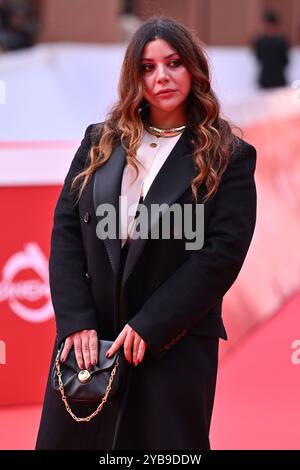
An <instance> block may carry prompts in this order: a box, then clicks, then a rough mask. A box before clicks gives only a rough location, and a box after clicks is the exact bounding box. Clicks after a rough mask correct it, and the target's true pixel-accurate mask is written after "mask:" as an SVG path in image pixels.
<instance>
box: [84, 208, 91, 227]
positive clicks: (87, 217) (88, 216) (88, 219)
mask: <svg viewBox="0 0 300 470" xmlns="http://www.w3.org/2000/svg"><path fill="white" fill-rule="evenodd" d="M90 218H91V216H90V214H89V213H88V211H85V213H84V216H83V221H84V223H86V224H87V223H88V222H89V221H90Z"/></svg>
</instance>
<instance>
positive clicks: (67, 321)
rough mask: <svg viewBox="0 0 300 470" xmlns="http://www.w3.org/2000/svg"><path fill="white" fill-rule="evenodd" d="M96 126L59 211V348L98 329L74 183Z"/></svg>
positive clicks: (55, 260)
mask: <svg viewBox="0 0 300 470" xmlns="http://www.w3.org/2000/svg"><path fill="white" fill-rule="evenodd" d="M93 126H94V125H93V124H91V125H90V126H88V127H87V129H86V131H85V135H84V138H83V140H82V141H81V145H80V147H79V148H78V150H77V152H76V154H75V156H74V158H73V161H72V163H71V167H70V169H69V172H68V174H67V176H66V178H65V181H64V185H63V188H62V190H61V193H60V195H59V198H58V201H57V204H56V207H55V211H54V224H53V229H52V235H51V250H50V260H49V275H50V291H51V297H52V304H53V307H54V313H55V319H56V330H57V344H58V345H60V343H61V341H63V340H64V339H65V338H66V337H67V336H69V335H70V334H72V333H74V332H76V331H79V330H82V329H97V321H96V310H95V306H94V302H93V298H92V295H91V292H90V289H89V285H88V283H87V281H86V277H85V272H86V260H85V254H84V249H83V242H82V237H81V228H80V218H79V210H78V204H76V203H75V194H73V195H71V194H70V188H71V183H72V180H73V178H74V176H75V175H76V174H78V173H79V172H80V171H81V170H82V169H83V167H84V164H85V162H86V159H87V155H88V151H89V149H90V146H91V131H92V128H93Z"/></svg>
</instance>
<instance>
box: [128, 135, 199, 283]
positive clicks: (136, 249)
mask: <svg viewBox="0 0 300 470" xmlns="http://www.w3.org/2000/svg"><path fill="white" fill-rule="evenodd" d="M188 136H189V130H188V129H185V131H184V132H183V134H182V135H181V137H180V139H179V140H178V141H177V143H176V145H175V146H174V148H173V149H172V151H171V153H170V155H169V156H168V158H167V159H166V161H165V162H164V164H163V166H162V167H161V169H160V171H159V172H158V174H157V175H156V177H155V179H154V181H153V183H152V184H151V186H150V188H149V191H148V192H147V194H146V197H145V199H144V201H143V203H144V205H145V206H146V208H147V212H148V227H149V232H150V231H151V228H152V227H154V226H155V225H156V223H157V222H158V220H159V219H160V217H161V216H162V214H161V213H160V214H158V215H157V216H156V217H155V216H154V217H152V220H151V217H150V215H151V204H163V203H166V204H168V206H171V205H172V204H173V203H174V202H175V201H176V200H177V199H179V198H180V196H181V194H182V193H184V191H185V190H186V189H187V188H188V187H189V186H190V184H191V181H192V179H193V178H194V177H195V176H196V175H197V174H198V171H197V169H196V167H195V165H194V160H193V157H192V147H191V145H190V143H189V139H188ZM149 232H148V234H149ZM146 242H147V239H142V238H135V239H133V240H132V242H131V244H130V247H129V250H128V254H127V258H126V262H125V266H124V271H123V276H122V287H124V285H125V283H126V281H127V279H128V277H129V275H130V274H131V272H132V271H133V269H134V266H135V265H136V263H137V261H138V259H139V257H140V256H141V253H142V251H143V248H144V247H145V244H146Z"/></svg>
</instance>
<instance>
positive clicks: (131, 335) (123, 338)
mask: <svg viewBox="0 0 300 470" xmlns="http://www.w3.org/2000/svg"><path fill="white" fill-rule="evenodd" d="M122 344H124V355H125V358H126V360H127V362H129V364H131V362H133V364H134V365H135V366H137V365H138V364H139V363H140V362H142V360H143V357H144V354H145V351H146V348H147V344H146V343H145V341H144V340H143V339H142V338H141V337H140V335H139V334H138V333H137V332H136V331H134V330H133V328H131V326H129V325H125V326H124V328H123V330H122V331H121V333H120V334H119V336H118V337H117V339H116V340H115V342H114V343H113V344H112V346H111V347H110V348H109V350H108V351H107V353H106V356H107V357H110V356H112V355H113V354H114V353H115V352H116V351H117V350H118V349H119V348H120V347H121V346H122ZM132 346H133V354H132V351H131V348H132ZM132 356H133V357H132Z"/></svg>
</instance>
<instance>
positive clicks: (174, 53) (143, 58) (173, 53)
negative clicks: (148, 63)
mask: <svg viewBox="0 0 300 470" xmlns="http://www.w3.org/2000/svg"><path fill="white" fill-rule="evenodd" d="M173 55H179V54H178V52H172V54H169V55H167V56H166V57H164V59H169V57H172V56H173ZM141 60H154V59H149V58H148V57H142V58H141Z"/></svg>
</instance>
